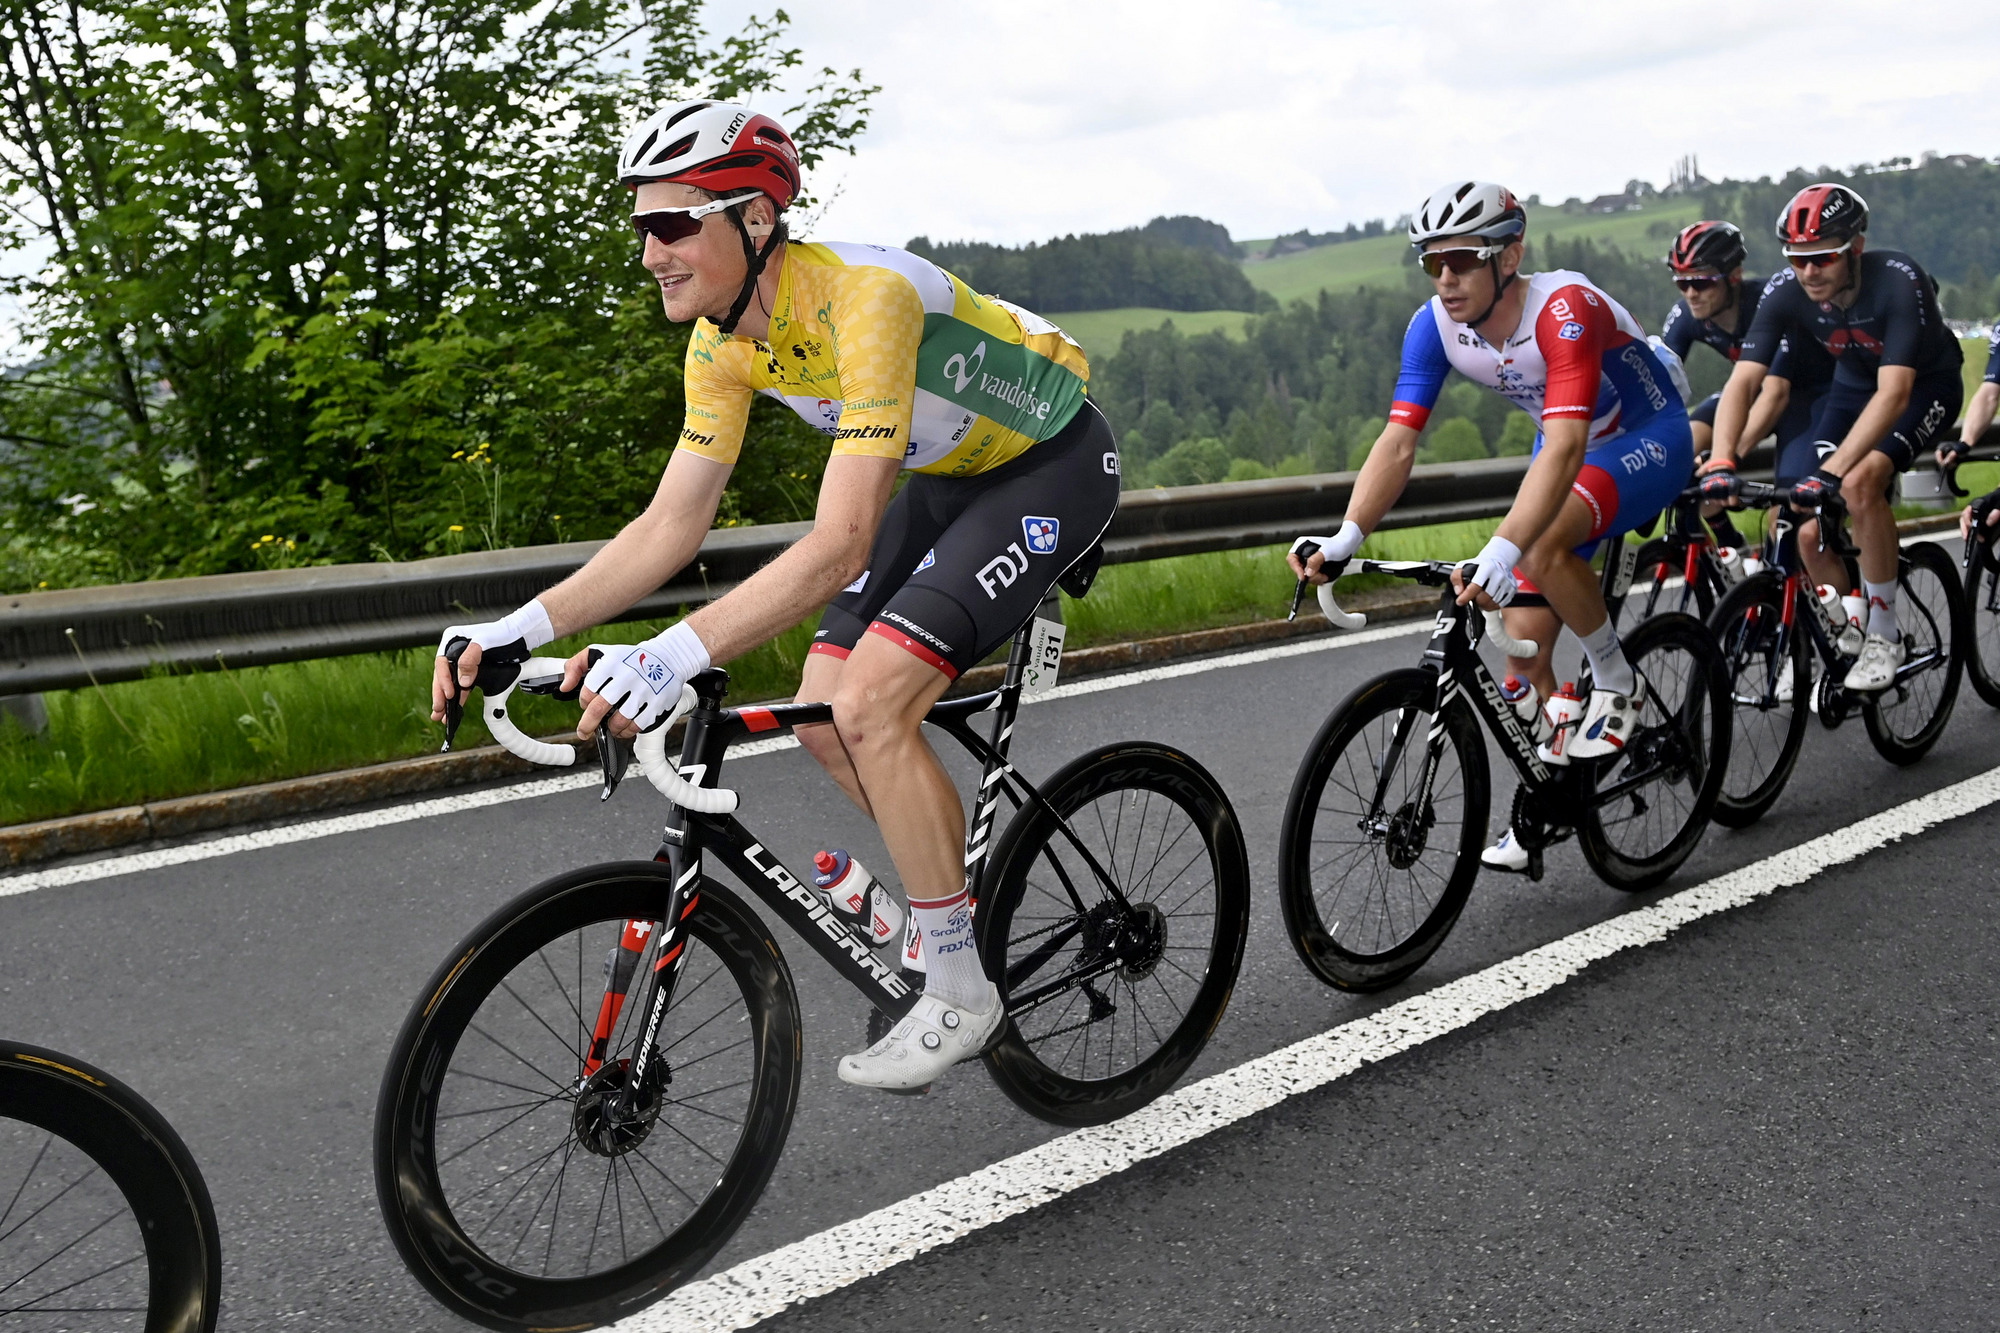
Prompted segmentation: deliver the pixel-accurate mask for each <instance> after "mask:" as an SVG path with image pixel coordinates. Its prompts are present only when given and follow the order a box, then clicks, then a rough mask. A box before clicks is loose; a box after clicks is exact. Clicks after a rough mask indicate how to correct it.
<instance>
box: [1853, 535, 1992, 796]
mask: <svg viewBox="0 0 2000 1333" xmlns="http://www.w3.org/2000/svg"><path fill="white" fill-rule="evenodd" d="M1897 583H1898V588H1897V597H1896V620H1897V623H1898V625H1899V626H1900V627H1901V629H1902V631H1903V643H1904V646H1905V652H1906V654H1907V655H1906V656H1905V658H1904V662H1903V665H1902V666H1901V667H1899V668H1897V671H1896V683H1895V684H1893V685H1891V686H1890V687H1889V688H1888V689H1886V690H1881V691H1879V692H1877V693H1874V694H1870V695H1864V696H1862V705H1861V720H1862V722H1864V723H1865V724H1866V725H1867V727H1868V739H1869V740H1870V741H1872V742H1873V743H1874V745H1875V751H1876V753H1877V754H1880V755H1881V756H1882V757H1883V758H1884V759H1887V760H1888V761H1889V762H1890V763H1892V764H1914V763H1916V762H1917V760H1919V759H1921V758H1923V757H1924V756H1925V755H1926V754H1928V753H1930V748H1931V747H1932V746H1933V745H1936V744H1937V743H1938V738H1939V737H1940V736H1942V735H1944V729H1945V725H1946V724H1947V723H1948V722H1950V721H1951V709H1952V705H1953V704H1955V703H1956V702H1957V701H1958V678H1959V675H1960V674H1961V673H1962V672H1963V670H1964V668H1965V656H1964V645H1963V644H1962V643H1961V642H1960V640H1959V635H1960V631H1961V628H1962V627H1963V626H1964V625H1965V623H1966V621H1967V619H1968V617H1967V616H1966V614H1965V608H1964V605H1963V597H1964V593H1963V590H1962V589H1961V587H1960V585H1959V581H1958V566H1957V565H1955V564H1953V563H1952V561H1951V557H1950V556H1948V555H1946V554H1945V553H1944V551H1943V549H1942V548H1941V547H1939V546H1938V545H1937V543H1935V542H1917V543H1916V544H1914V545H1912V546H1908V547H1905V548H1904V550H1903V555H1902V568H1901V570H1900V571H1899V572H1898V574H1897Z"/></svg>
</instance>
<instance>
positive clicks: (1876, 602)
mask: <svg viewBox="0 0 2000 1333" xmlns="http://www.w3.org/2000/svg"><path fill="white" fill-rule="evenodd" d="M1861 586H1862V587H1863V588H1866V589H1867V590H1868V632H1869V633H1870V634H1879V635H1881V636H1882V637H1883V638H1885V639H1887V640H1888V641H1889V642H1890V643H1894V642H1895V641H1896V640H1897V639H1899V638H1901V637H1902V635H1903V631H1902V629H1901V628H1900V627H1899V626H1898V625H1897V624H1896V584H1895V581H1894V580H1893V579H1892V580H1890V581H1889V582H1887V583H1870V582H1868V581H1867V580H1866V579H1863V580H1862V581H1861Z"/></svg>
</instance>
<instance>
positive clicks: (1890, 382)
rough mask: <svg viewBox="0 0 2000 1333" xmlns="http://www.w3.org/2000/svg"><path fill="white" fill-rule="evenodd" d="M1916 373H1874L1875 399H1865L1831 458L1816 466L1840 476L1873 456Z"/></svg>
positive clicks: (1894, 369)
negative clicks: (1862, 406) (1864, 405)
mask: <svg viewBox="0 0 2000 1333" xmlns="http://www.w3.org/2000/svg"><path fill="white" fill-rule="evenodd" d="M1916 384H1917V371H1916V367H1914V366H1883V367H1882V368H1881V369H1880V370H1878V371H1876V372H1875V396H1874V397H1873V398H1870V399H1869V400H1868V406H1866V407H1864V408H1862V409H1861V415H1860V416H1859V417H1857V418H1856V419H1855V422H1854V429H1852V430H1850V431H1848V432H1847V438H1846V439H1844V440H1842V441H1841V442H1840V448H1838V449H1836V450H1834V453H1833V457H1831V458H1829V459H1827V460H1826V461H1825V462H1824V463H1822V464H1821V465H1820V466H1821V467H1823V468H1825V469H1826V470H1827V471H1828V472H1831V473H1833V474H1834V475H1835V476H1837V477H1844V476H1846V475H1847V473H1848V471H1849V470H1850V469H1852V468H1853V467H1854V465H1855V464H1856V463H1859V462H1860V461H1861V460H1862V459H1864V458H1866V457H1868V455H1869V454H1871V453H1873V452H1874V450H1875V446H1876V445H1877V444H1879V443H1880V442H1881V440H1882V437H1883V436H1885V435H1887V434H1888V433H1889V428H1890V427H1891V426H1893V425H1895V424H1896V418H1897V417H1899V416H1901V415H1902V414H1903V409H1904V408H1906V407H1908V406H1909V405H1910V391H1911V390H1912V389H1914V388H1915V387H1916Z"/></svg>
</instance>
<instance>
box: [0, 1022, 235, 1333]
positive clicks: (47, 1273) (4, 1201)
mask: <svg viewBox="0 0 2000 1333" xmlns="http://www.w3.org/2000/svg"><path fill="white" fill-rule="evenodd" d="M221 1294H222V1243H221V1240H220V1239H219V1237H218V1236H217V1234H216V1227H215V1208H214V1206H213V1205H212V1204H211V1203H210V1202H209V1197H208V1187H207V1186H206V1185H205V1184H204V1183H203V1181H202V1178H201V1172H200V1170H199V1169H198V1168H197V1167H196V1166H195V1163H194V1158H193V1157H192V1156H190V1155H189V1153H188V1150H187V1145H186V1144H184V1143H182V1142H181V1139H180V1136H179V1135H178V1134H176V1133H174V1131H173V1128H172V1126H170V1125H168V1124H167V1122H166V1121H165V1120H164V1119H163V1118H162V1117H161V1115H160V1113H159V1112H158V1111H156V1110H154V1109H153V1108H152V1107H151V1106H150V1105H148V1104H147V1103H146V1101H145V1100H144V1099H143V1098H141V1097H140V1096H139V1095H138V1094H137V1093H135V1092H133V1091H132V1090H131V1089H130V1088H128V1087H126V1086H125V1085H124V1084H123V1083H120V1082H119V1081H118V1080H117V1079H114V1078H112V1077H111V1076H110V1075H109V1074H107V1073H105V1072H104V1071H103V1070H101V1069H97V1068H95V1067H93V1066H91V1065H87V1064H85V1063H84V1062H83V1061H81V1060H78V1059H76V1058H75V1057H74V1056H69V1055H63V1054H60V1053H58V1052H56V1051H50V1050H44V1049H42V1048H41V1047H39V1046H24V1045H21V1044H19V1043H17V1042H4V1041H0V1328H5V1329H7V1330H9V1333H14V1331H15V1330H19V1333H56V1331H57V1330H77V1333H104V1331H105V1330H113V1331H117V1330H130V1331H131V1333H208V1330H211V1329H213V1328H214V1327H215V1317H216V1312H217V1311H218V1310H219V1309H220V1307H221Z"/></svg>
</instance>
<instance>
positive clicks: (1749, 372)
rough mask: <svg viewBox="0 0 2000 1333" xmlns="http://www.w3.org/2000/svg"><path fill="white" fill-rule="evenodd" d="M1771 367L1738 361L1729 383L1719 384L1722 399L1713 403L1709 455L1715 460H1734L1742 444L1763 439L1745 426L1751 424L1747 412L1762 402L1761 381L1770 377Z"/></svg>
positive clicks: (1762, 384) (1762, 382)
mask: <svg viewBox="0 0 2000 1333" xmlns="http://www.w3.org/2000/svg"><path fill="white" fill-rule="evenodd" d="M1770 373H1771V368H1770V367H1769V366H1766V365H1764V364H1763V363H1761V362H1757V361H1738V362H1737V363H1736V368H1735V369H1734V370H1732V371H1730V372H1729V383H1727V384H1725V385H1723V386H1722V401H1721V402H1719V403H1717V404H1716V405H1715V441H1714V443H1713V444H1712V445H1711V446H1710V447H1709V457H1710V458H1711V459H1713V460H1715V461H1718V462H1721V461H1734V460H1735V458H1736V456H1737V453H1738V451H1739V448H1738V447H1739V445H1740V444H1742V443H1745V442H1747V443H1750V444H1755V443H1756V442H1757V441H1758V440H1760V439H1762V438H1764V437H1763V436H1761V435H1756V436H1752V435H1749V434H1748V432H1747V431H1746V430H1745V429H1744V428H1745V427H1746V426H1748V425H1749V424H1750V412H1751V408H1752V407H1753V406H1754V405H1757V404H1758V403H1759V402H1761V398H1762V393H1763V388H1764V381H1765V380H1766V379H1767V378H1769V376H1770Z"/></svg>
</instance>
